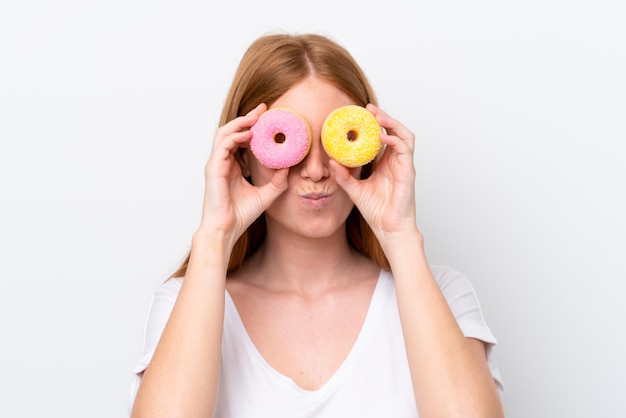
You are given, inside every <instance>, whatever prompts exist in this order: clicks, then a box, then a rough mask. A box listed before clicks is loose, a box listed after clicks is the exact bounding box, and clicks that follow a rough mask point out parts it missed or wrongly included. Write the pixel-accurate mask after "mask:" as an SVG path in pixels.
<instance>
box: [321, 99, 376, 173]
mask: <svg viewBox="0 0 626 418" xmlns="http://www.w3.org/2000/svg"><path fill="white" fill-rule="evenodd" d="M380 133H381V128H380V125H379V124H378V122H376V118H374V115H372V114H371V113H370V112H369V111H368V110H367V109H365V108H364V107H361V106H356V105H348V106H342V107H340V108H338V109H335V110H333V111H332V112H331V113H330V114H329V115H328V116H327V117H326V120H325V121H324V124H323V125H322V146H323V147H324V150H325V151H326V153H327V154H328V156H329V157H330V158H332V159H333V160H336V161H337V162H338V163H340V164H342V165H344V166H346V167H360V166H362V165H365V164H367V163H369V162H370V161H372V160H373V159H374V158H375V157H376V155H377V154H378V152H379V151H380V148H381V146H382V143H381V142H380Z"/></svg>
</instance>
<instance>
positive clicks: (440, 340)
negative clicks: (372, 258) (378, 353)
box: [385, 230, 503, 417]
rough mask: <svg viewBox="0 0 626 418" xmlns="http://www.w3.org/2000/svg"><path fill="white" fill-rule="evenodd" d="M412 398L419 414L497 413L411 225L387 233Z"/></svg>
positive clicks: (484, 372)
mask: <svg viewBox="0 0 626 418" xmlns="http://www.w3.org/2000/svg"><path fill="white" fill-rule="evenodd" d="M388 238H390V239H388V240H387V242H386V248H385V252H386V254H389V255H390V256H388V259H389V261H390V264H391V269H392V272H393V276H394V281H395V284H396V289H397V298H398V308H399V312H400V319H401V323H402V330H403V333H404V338H405V344H406V349H407V356H408V360H409V366H410V370H411V377H412V381H413V388H414V391H415V397H416V402H417V405H418V408H419V411H420V416H423V417H459V416H463V417H501V416H503V412H502V408H501V404H500V400H499V398H498V395H497V392H496V389H495V385H494V382H493V378H492V376H491V374H490V372H489V369H488V367H487V366H486V361H485V357H484V353H483V357H482V358H480V356H477V355H476V350H474V351H473V350H472V348H471V347H470V342H469V341H468V339H466V338H465V337H464V335H463V333H462V332H461V329H460V328H459V326H458V324H457V322H456V319H455V318H454V315H453V314H452V312H451V311H450V308H449V307H448V303H447V301H446V300H445V297H444V296H443V294H442V292H441V290H440V289H439V286H438V285H437V282H436V281H435V278H434V277H433V275H432V273H431V271H430V267H429V265H428V262H427V260H426V256H425V253H424V247H423V240H422V237H421V235H420V234H419V232H418V231H417V230H415V231H413V232H411V233H403V234H401V235H397V236H396V237H388Z"/></svg>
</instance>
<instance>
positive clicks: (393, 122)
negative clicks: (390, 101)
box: [367, 103, 415, 149]
mask: <svg viewBox="0 0 626 418" xmlns="http://www.w3.org/2000/svg"><path fill="white" fill-rule="evenodd" d="M367 110H369V111H370V112H371V113H372V114H373V115H374V117H375V118H376V121H377V122H378V124H379V125H380V126H382V127H383V128H385V131H387V134H390V135H396V136H397V137H399V138H401V139H402V140H403V141H404V142H406V143H407V144H408V145H409V147H410V148H411V149H414V147H415V135H414V134H413V132H411V131H410V130H409V129H408V128H407V127H406V126H404V125H403V124H402V123H400V122H399V121H398V120H397V119H394V118H392V117H391V116H389V115H388V114H387V113H386V112H385V111H383V110H381V109H380V108H378V107H377V106H375V105H373V104H371V103H370V104H368V105H367Z"/></svg>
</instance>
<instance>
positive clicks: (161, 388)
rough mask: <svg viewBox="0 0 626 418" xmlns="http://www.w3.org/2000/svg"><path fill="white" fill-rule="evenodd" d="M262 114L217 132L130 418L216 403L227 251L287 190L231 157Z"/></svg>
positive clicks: (281, 178)
mask: <svg viewBox="0 0 626 418" xmlns="http://www.w3.org/2000/svg"><path fill="white" fill-rule="evenodd" d="M264 110H265V105H260V106H259V107H257V108H256V109H254V110H253V111H252V112H250V113H249V114H248V115H246V116H242V117H239V118H237V119H235V120H233V121H231V122H229V123H227V124H226V125H224V126H223V127H221V128H219V129H218V131H217V133H216V137H215V140H214V143H213V150H212V152H211V156H210V158H209V160H208V162H207V164H206V167H205V197H204V204H203V210H202V219H201V222H200V227H199V228H198V230H197V231H196V232H195V234H194V236H193V239H192V246H191V253H190V257H189V264H188V266H187V272H186V274H185V278H184V280H183V284H182V287H181V289H180V292H179V294H178V298H177V299H176V302H175V304H174V307H173V309H172V313H171V315H170V317H169V320H168V322H167V324H166V326H165V328H164V330H163V334H162V335H161V338H160V340H159V343H158V344H157V346H156V349H155V352H154V356H153V357H152V361H151V362H150V365H149V366H148V368H147V369H146V371H145V372H144V374H143V377H142V381H141V384H140V386H139V389H138V392H137V396H136V398H135V402H134V405H133V411H132V417H134V418H137V417H150V418H155V417H173V416H185V417H208V416H212V415H213V413H214V410H215V405H216V401H217V388H218V379H219V370H220V357H221V355H220V354H221V344H222V327H223V322H224V296H225V280H226V273H227V269H228V262H229V259H230V253H231V251H232V248H233V246H234V244H235V242H236V241H237V239H238V238H239V237H240V236H241V234H242V233H243V231H245V229H246V228H247V227H248V226H249V225H250V224H251V223H252V222H253V221H254V219H256V218H257V217H258V216H259V215H260V214H261V213H262V212H263V211H264V210H265V209H266V208H267V207H268V206H269V205H270V204H271V202H272V201H273V200H274V199H275V198H276V197H277V196H278V195H280V193H282V191H284V190H285V188H286V186H287V185H286V174H287V170H282V171H277V172H276V173H275V175H274V178H273V179H272V181H271V182H270V183H268V184H267V185H264V186H263V187H254V186H252V185H250V184H249V183H247V182H246V180H245V179H244V178H243V176H242V172H241V168H240V167H239V165H238V163H237V162H236V160H235V157H234V154H235V152H236V151H237V149H238V148H239V147H240V146H245V145H246V143H247V141H248V140H249V139H250V133H249V130H248V129H249V128H250V126H252V125H253V124H254V122H256V120H257V118H258V116H259V115H260V114H261V113H262V112H263V111H264Z"/></svg>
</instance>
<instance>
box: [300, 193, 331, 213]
mask: <svg viewBox="0 0 626 418" xmlns="http://www.w3.org/2000/svg"><path fill="white" fill-rule="evenodd" d="M331 197H332V194H331V193H326V192H319V193H318V192H314V193H304V194H301V195H300V198H301V199H302V200H303V201H304V203H305V204H306V205H307V206H309V207H311V208H313V209H321V208H323V207H324V206H326V205H327V204H328V202H329V201H330V199H331Z"/></svg>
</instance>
